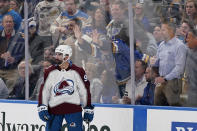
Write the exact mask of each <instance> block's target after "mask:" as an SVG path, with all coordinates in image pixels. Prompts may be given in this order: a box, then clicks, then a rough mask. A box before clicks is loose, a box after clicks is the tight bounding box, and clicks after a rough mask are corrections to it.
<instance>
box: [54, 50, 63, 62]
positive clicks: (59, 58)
mask: <svg viewBox="0 0 197 131" xmlns="http://www.w3.org/2000/svg"><path fill="white" fill-rule="evenodd" d="M62 62H63V54H62V53H59V52H56V53H55V63H56V64H61V63H62Z"/></svg>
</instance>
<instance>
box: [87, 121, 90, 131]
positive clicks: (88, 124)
mask: <svg viewBox="0 0 197 131" xmlns="http://www.w3.org/2000/svg"><path fill="white" fill-rule="evenodd" d="M87 124H88V130H87V131H90V122H89V121H88V122H87Z"/></svg>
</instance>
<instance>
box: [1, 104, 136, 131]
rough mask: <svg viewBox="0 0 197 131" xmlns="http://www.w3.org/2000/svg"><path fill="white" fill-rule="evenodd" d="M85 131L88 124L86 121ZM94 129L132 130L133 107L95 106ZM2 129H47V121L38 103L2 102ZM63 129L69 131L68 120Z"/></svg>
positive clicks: (100, 130) (9, 130)
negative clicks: (42, 118)
mask: <svg viewBox="0 0 197 131" xmlns="http://www.w3.org/2000/svg"><path fill="white" fill-rule="evenodd" d="M84 127H85V131H87V129H88V127H87V124H85V123H84ZM90 129H91V130H92V131H132V130H133V109H132V108H118V107H116V108H114V107H95V117H94V120H93V122H91V123H90ZM0 131H45V123H44V122H42V121H41V120H40V119H39V117H38V112H37V104H27V103H26V104H25V103H0ZM62 131H67V129H66V122H65V121H64V123H63V129H62Z"/></svg>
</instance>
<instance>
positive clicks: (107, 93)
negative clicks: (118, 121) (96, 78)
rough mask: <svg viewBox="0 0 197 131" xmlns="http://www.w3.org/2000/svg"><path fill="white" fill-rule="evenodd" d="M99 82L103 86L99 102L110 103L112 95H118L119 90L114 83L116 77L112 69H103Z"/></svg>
mask: <svg viewBox="0 0 197 131" xmlns="http://www.w3.org/2000/svg"><path fill="white" fill-rule="evenodd" d="M101 82H102V86H103V90H102V94H101V103H105V104H109V103H110V104H111V103H113V102H112V96H115V95H117V96H118V97H119V91H118V88H117V84H116V79H115V77H114V73H113V71H112V70H103V71H102V73H101Z"/></svg>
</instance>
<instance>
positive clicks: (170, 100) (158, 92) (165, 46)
mask: <svg viewBox="0 0 197 131" xmlns="http://www.w3.org/2000/svg"><path fill="white" fill-rule="evenodd" d="M175 30H176V26H175V25H174V24H173V23H168V22H165V23H162V25H161V32H162V35H163V38H164V41H163V42H162V43H161V44H160V46H159V48H158V51H157V56H156V57H157V58H156V62H155V66H157V67H159V75H160V76H159V77H157V78H156V79H155V83H156V84H157V85H156V88H155V100H154V103H155V104H156V105H160V106H162V105H170V106H179V105H180V103H179V100H180V93H181V90H182V82H181V78H182V75H183V73H184V68H185V61H186V52H187V49H186V46H185V45H184V44H183V42H182V41H180V40H179V39H178V38H176V37H175ZM165 103H167V104H165Z"/></svg>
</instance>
